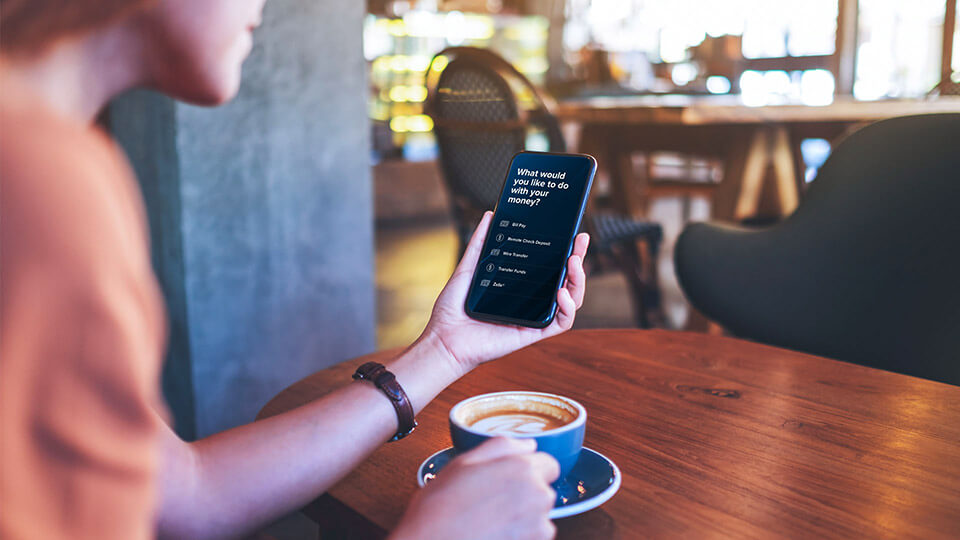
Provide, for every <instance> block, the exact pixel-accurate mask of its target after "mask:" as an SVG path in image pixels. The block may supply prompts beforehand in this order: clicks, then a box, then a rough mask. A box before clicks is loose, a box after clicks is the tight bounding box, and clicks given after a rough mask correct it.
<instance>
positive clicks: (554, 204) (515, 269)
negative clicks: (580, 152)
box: [467, 153, 594, 321]
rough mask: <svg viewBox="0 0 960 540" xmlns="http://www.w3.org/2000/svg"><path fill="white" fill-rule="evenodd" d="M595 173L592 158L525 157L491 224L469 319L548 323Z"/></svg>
mask: <svg viewBox="0 0 960 540" xmlns="http://www.w3.org/2000/svg"><path fill="white" fill-rule="evenodd" d="M593 171H594V164H593V160H592V159H591V158H589V157H587V156H577V155H561V154H539V153H522V154H518V155H517V156H516V158H515V159H514V161H513V162H512V163H511V167H510V171H509V173H508V174H507V178H506V181H505V184H504V188H503V192H502V193H501V196H500V201H499V203H498V204H497V209H496V213H495V215H494V217H493V221H492V222H491V224H490V231H489V233H488V234H487V238H486V241H485V243H484V246H483V251H482V253H481V255H480V260H479V262H478V264H477V272H476V274H475V276H474V282H473V284H472V286H471V289H470V293H469V295H468V297H467V308H468V310H469V311H473V312H477V313H481V314H487V315H492V316H494V317H500V318H506V319H514V320H524V321H546V320H547V319H549V318H550V317H551V316H552V314H553V309H554V302H555V301H556V293H557V288H558V287H559V285H560V279H561V277H562V276H563V275H564V267H565V264H566V258H567V257H568V255H569V251H570V247H571V241H572V238H573V235H574V234H575V233H576V227H577V225H578V222H579V218H580V213H581V208H582V206H583V200H584V192H585V191H586V189H587V187H588V185H589V183H590V180H591V177H592V174H593Z"/></svg>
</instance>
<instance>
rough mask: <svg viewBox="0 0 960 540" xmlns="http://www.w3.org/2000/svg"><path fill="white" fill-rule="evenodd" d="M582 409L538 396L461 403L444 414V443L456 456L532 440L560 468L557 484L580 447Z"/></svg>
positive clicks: (506, 395) (517, 394)
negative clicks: (490, 442)
mask: <svg viewBox="0 0 960 540" xmlns="http://www.w3.org/2000/svg"><path fill="white" fill-rule="evenodd" d="M586 426H587V410H586V409H584V408H583V405H581V404H579V403H577V402H576V401H574V400H572V399H570V398H566V397H563V396H558V395H556V394H546V393H542V392H527V391H509V392H495V393H492V394H482V395H479V396H474V397H472V398H468V399H465V400H463V401H461V402H460V403H457V404H456V405H454V406H453V408H452V409H450V438H451V439H452V440H453V447H454V449H456V451H457V453H462V452H466V451H468V450H470V449H472V448H474V447H476V446H478V445H479V444H481V443H483V442H484V441H486V440H487V439H490V438H493V437H501V436H502V437H511V438H517V439H533V440H535V441H536V442H537V450H538V451H540V452H546V453H548V454H550V455H551V456H553V457H554V458H555V459H556V460H557V462H558V463H559V464H560V479H561V480H562V479H563V478H564V477H565V476H566V475H567V474H568V473H569V472H570V471H571V470H572V469H573V466H574V465H575V464H576V463H577V459H578V458H579V457H580V450H581V449H582V448H583V435H584V433H585V432H586Z"/></svg>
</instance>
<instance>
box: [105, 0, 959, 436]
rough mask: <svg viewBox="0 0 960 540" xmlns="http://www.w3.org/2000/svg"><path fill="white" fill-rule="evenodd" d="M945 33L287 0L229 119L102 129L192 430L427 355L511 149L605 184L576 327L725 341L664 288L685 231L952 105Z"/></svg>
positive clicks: (866, 5)
mask: <svg viewBox="0 0 960 540" xmlns="http://www.w3.org/2000/svg"><path fill="white" fill-rule="evenodd" d="M956 21H957V15H956V0H915V1H913V2H909V3H907V2H900V1H894V0H810V1H807V2H788V1H786V0H763V1H761V0H724V1H715V0H632V1H630V0H627V1H612V0H592V1H591V0H449V1H440V0H417V1H412V0H409V1H382V0H373V1H370V2H367V3H366V4H364V3H353V2H347V3H338V2H316V1H314V0H271V1H270V2H268V3H267V7H266V11H265V14H264V23H263V25H262V26H261V27H260V28H258V29H257V31H256V35H255V47H254V50H253V52H252V54H251V56H250V58H249V59H248V61H247V63H246V64H245V66H244V80H243V84H242V87H241V90H240V94H239V96H238V97H237V99H236V100H234V101H233V102H231V103H230V104H228V105H226V106H224V107H218V108H215V109H208V108H202V107H195V106H191V105H187V104H184V103H178V102H174V101H172V100H169V99H167V98H165V97H163V96H160V95H157V94H155V93H152V92H149V91H136V92H132V93H130V94H129V95H126V96H123V97H122V98H120V99H118V100H116V101H115V102H114V103H112V104H111V106H110V108H109V111H108V113H107V114H106V115H105V116H104V123H105V124H106V125H107V126H108V127H109V129H110V130H111V131H112V132H113V133H114V135H115V136H116V137H117V139H118V140H119V141H120V142H121V144H122V145H123V147H124V149H125V150H126V152H127V154H128V155H129V157H130V160H131V162H132V164H133V166H134V168H135V169H136V173H137V176H138V178H139V180H140V182H141V187H142V189H143V193H144V198H145V201H146V206H147V210H148V214H149V218H150V226H151V244H152V250H153V252H152V255H153V263H154V266H155V268H156V272H157V275H158V277H159V279H160V282H161V285H162V287H163V291H164V295H165V298H166V302H167V307H168V312H169V316H170V340H169V347H168V352H167V361H166V364H165V371H164V380H163V383H164V393H165V396H166V398H167V401H168V403H169V404H170V408H171V410H172V413H173V417H174V419H175V421H176V428H177V430H178V432H179V433H180V434H181V435H182V436H184V437H186V438H188V439H192V438H196V437H201V436H204V435H207V434H210V433H214V432H217V431H220V430H222V429H225V428H228V427H231V426H234V425H237V424H240V423H244V422H248V421H250V420H251V419H253V418H254V416H255V415H256V413H257V411H259V410H260V408H261V407H262V406H263V405H264V404H265V403H266V401H267V400H269V399H270V398H271V397H273V396H274V395H276V394H277V393H278V392H279V391H280V390H282V389H283V388H285V387H286V386H288V385H290V384H291V383H293V382H294V381H296V380H298V379H300V378H301V377H304V376H306V375H308V374H310V373H312V372H314V371H317V370H319V369H322V368H323V367H326V366H329V365H331V364H334V363H337V362H341V361H343V360H345V359H348V358H351V357H355V356H359V355H361V354H365V353H368V352H371V351H373V350H376V349H384V348H390V347H398V346H404V345H407V344H409V343H410V342H411V341H413V340H414V339H415V338H416V337H417V335H418V334H419V333H420V331H421V330H422V328H423V327H424V325H425V324H426V322H427V320H428V318H429V315H430V310H431V307H432V305H433V302H434V300H435V298H436V296H437V294H438V293H439V291H440V289H441V288H442V287H443V285H444V283H445V282H446V280H447V278H448V277H449V275H450V273H451V271H452V269H453V267H454V264H455V263H456V261H457V260H458V259H459V256H460V250H461V248H462V241H463V238H464V237H465V236H466V235H468V234H469V232H470V231H471V230H472V228H473V226H474V225H475V222H476V219H477V218H478V217H479V215H480V212H482V211H483V210H485V209H489V208H492V206H493V204H494V203H495V201H496V197H497V193H498V191H499V185H500V183H501V182H502V179H503V174H504V171H505V167H506V160H508V159H509V157H510V156H511V155H512V154H513V153H514V152H515V151H517V150H519V149H523V148H526V149H531V150H547V149H550V150H568V151H584V152H588V153H592V154H594V155H596V157H597V158H598V161H599V164H600V170H599V172H598V176H597V180H596V182H595V184H594V191H593V194H592V198H591V207H590V208H589V209H588V212H589V219H587V220H585V227H586V228H587V230H589V231H590V232H591V233H592V234H593V236H594V243H593V245H592V248H591V256H590V257H589V258H588V259H589V260H588V261H587V263H588V272H589V274H588V293H587V298H586V304H585V306H584V308H583V310H582V312H581V313H580V315H579V316H578V319H577V323H576V324H577V326H578V327H580V328H589V327H632V326H639V327H655V328H666V329H687V330H694V331H714V332H722V331H723V330H722V329H720V328H717V327H716V326H715V325H711V323H710V322H709V321H707V320H705V319H704V318H703V317H701V316H699V315H698V314H697V313H696V312H695V311H694V310H693V309H691V308H690V306H689V305H688V304H687V302H686V300H685V298H684V296H683V293H682V292H681V290H680V288H679V286H678V285H677V281H676V278H675V277H674V271H673V262H672V250H673V245H674V242H675V239H676V237H677V235H678V234H679V232H680V231H681V229H682V228H683V226H684V224H686V223H688V222H690V221H698V220H707V219H713V220H726V221H732V222H739V223H746V224H750V223H772V222H776V221H778V220H780V219H782V218H783V216H785V215H787V214H789V213H790V212H791V211H792V210H793V208H795V207H796V205H797V200H798V198H800V197H802V194H803V191H804V189H805V187H804V186H805V185H806V184H808V183H809V182H810V181H813V180H814V179H815V178H816V174H817V168H818V167H819V166H820V165H821V164H822V163H823V162H824V160H825V159H826V158H827V156H828V155H829V153H830V150H831V148H832V147H833V145H834V144H835V142H836V141H837V140H838V139H839V138H840V137H842V136H843V135H844V134H845V133H848V132H849V131H850V130H851V129H855V128H856V127H858V126H860V125H863V124H864V123H865V122H869V121H875V120H879V119H881V118H884V117H889V116H896V115H899V114H911V111H913V112H914V113H915V112H916V111H918V110H919V111H927V110H931V108H934V109H935V108H937V107H940V108H941V109H945V108H949V107H954V108H955V109H957V110H960V107H957V106H955V105H952V103H955V102H951V101H950V100H949V99H948V98H947V97H946V96H947V95H948V94H950V93H956V87H957V86H958V79H957V72H958V70H960V51H958V50H957V48H958V47H960V39H958V38H957V32H958V31H957V27H958V25H957V24H956ZM451 47H460V48H461V49H452V50H451V49H450V48H451ZM463 47H470V48H471V49H469V51H474V53H475V51H477V50H481V51H483V54H481V55H480V56H477V55H476V54H473V53H471V54H466V53H464V51H465V50H466V49H462V48H463ZM444 50H447V54H444V55H440V56H435V55H437V53H439V52H441V51H444ZM455 68H456V69H455ZM458 70H459V71H458ZM464 70H465V71H464ZM471 70H473V71H471ZM457 73H460V74H461V75H457ZM465 73H467V74H469V73H472V74H473V75H470V76H468V77H467V76H462V75H463V74H465ZM455 75H456V76H455ZM444 77H446V78H444ZM458 77H459V78H458ZM491 81H492V82H491ZM497 81H499V82H497ZM462 84H467V86H464V87H463V88H460V89H459V90H456V92H448V93H447V94H443V93H442V92H439V93H438V92H437V91H436V89H437V88H438V87H444V88H446V89H447V90H450V89H455V87H456V88H459V87H457V85H462ZM484 84H486V85H487V86H483V85H484ZM469 85H473V86H469ZM490 85H492V86H490ZM457 92H461V94H457ZM464 92H465V93H464ZM471 92H479V93H480V94H483V95H485V96H487V97H489V99H486V98H485V99H484V100H474V101H471V100H462V102H456V101H455V100H454V101H449V100H447V101H445V100H444V98H443V96H444V95H470V93H471ZM498 92H499V93H498ZM484 93H485V94H484ZM431 103H432V104H433V109H432V110H430V108H429V107H428V105H430V104H431ZM478 107H479V108H478ZM484 107H486V108H484ZM480 113H482V115H480V116H476V118H481V117H482V118H483V119H484V121H485V122H486V127H482V126H481V128H480V130H479V131H476V128H477V125H476V122H474V123H470V122H467V123H466V124H463V123H462V122H461V124H460V125H459V127H457V126H458V124H457V122H458V121H459V120H457V119H458V118H460V119H461V120H462V119H463V118H473V117H471V116H470V115H477V114H480ZM457 115H460V116H459V117H458V116H457ZM464 115H466V116H464ZM437 122H441V124H442V125H441V124H437ZM444 126H446V127H444ZM491 126H493V127H491ZM458 130H459V131H458ZM471 130H474V131H471ZM484 130H486V131H484ZM490 130H492V131H490ZM485 133H486V134H485ZM490 133H497V134H498V135H496V136H495V137H493V139H491V138H490V137H489V135H490ZM498 137H499V138H498ZM491 141H493V142H491ZM497 141H499V142H497ZM491 149H492V150H491ZM493 150H496V152H494V153H490V152H491V151H493ZM497 152H499V153H497Z"/></svg>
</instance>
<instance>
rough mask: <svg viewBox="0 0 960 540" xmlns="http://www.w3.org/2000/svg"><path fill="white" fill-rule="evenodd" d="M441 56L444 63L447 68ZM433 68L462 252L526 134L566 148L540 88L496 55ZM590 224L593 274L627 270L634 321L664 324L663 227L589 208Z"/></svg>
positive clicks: (476, 52)
mask: <svg viewBox="0 0 960 540" xmlns="http://www.w3.org/2000/svg"><path fill="white" fill-rule="evenodd" d="M440 59H443V60H442V61H443V62H446V65H443V66H442V69H440V68H438V66H440V65H441V64H438V62H440V61H441V60H440ZM437 71H439V75H437V74H436V73H437ZM427 73H428V80H427V87H428V89H429V96H428V99H427V103H426V111H427V113H428V114H429V115H430V117H431V118H432V119H433V122H434V133H435V134H436V136H437V144H438V148H439V154H440V156H439V157H440V168H441V171H442V172H443V178H444V181H445V184H446V186H447V191H448V193H449V196H450V202H451V211H452V214H453V219H454V223H455V224H456V228H457V233H458V237H459V238H460V253H461V254H462V253H463V249H464V248H465V246H466V243H467V241H468V240H469V238H470V234H471V233H472V232H473V229H474V228H475V227H476V224H477V223H478V222H479V221H480V218H481V216H482V215H483V212H484V211H485V210H489V209H492V208H493V207H494V206H495V205H496V203H497V198H498V197H499V195H500V188H501V186H502V184H503V179H504V174H505V172H506V170H507V166H508V165H509V163H510V158H512V157H513V155H514V154H516V153H517V152H519V151H521V150H524V149H525V148H526V146H527V138H528V136H529V135H530V134H531V133H533V134H537V133H539V134H540V135H541V136H542V138H543V139H544V140H546V141H547V143H548V148H545V149H546V150H549V151H551V152H564V151H566V143H565V142H564V139H563V134H562V132H561V130H560V125H559V123H558V122H557V119H556V117H554V116H553V115H552V114H551V113H550V111H549V109H548V105H547V102H546V100H545V99H544V98H543V97H542V96H541V94H540V92H539V90H537V88H536V87H534V85H533V84H532V83H530V81H529V80H528V79H527V78H526V77H524V76H523V75H522V74H521V73H520V72H519V71H517V70H516V69H515V68H514V67H513V66H512V65H511V64H510V63H509V62H507V61H506V60H504V59H503V58H501V57H500V56H498V55H496V54H495V53H493V52H491V51H488V50H486V49H478V48H473V47H451V48H449V49H446V50H443V51H441V52H440V53H439V54H437V55H436V56H435V57H434V58H433V60H432V61H431V63H430V68H429V69H428V70H427ZM584 228H585V229H586V230H587V231H588V232H590V233H591V236H592V237H593V246H592V248H591V250H590V253H589V254H588V260H587V261H586V263H587V265H588V271H589V272H591V273H596V272H600V271H604V270H606V269H608V268H616V269H618V270H619V271H621V272H623V273H624V275H625V276H626V278H627V282H628V284H629V286H630V288H631V292H632V293H633V295H632V297H633V301H634V302H633V307H634V315H635V319H636V323H637V324H638V325H639V326H640V327H649V326H651V325H653V324H657V323H659V322H660V321H662V314H661V311H660V293H659V287H658V285H657V279H656V255H657V252H658V249H659V245H660V241H661V239H662V236H663V232H662V230H661V228H660V226H659V225H657V224H655V223H647V222H640V221H635V220H633V219H629V218H627V217H624V216H620V215H616V214H613V213H609V212H608V213H603V212H597V211H594V209H593V208H592V207H591V208H589V209H588V213H587V215H586V217H585V219H584ZM638 242H639V243H640V244H642V245H643V246H644V247H645V249H644V250H643V251H641V250H640V249H639V248H638Z"/></svg>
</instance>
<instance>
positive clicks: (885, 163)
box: [675, 114, 960, 384]
mask: <svg viewBox="0 0 960 540" xmlns="http://www.w3.org/2000/svg"><path fill="white" fill-rule="evenodd" d="M958 141H960V114H941V115H924V116H914V117H903V118H894V119H890V120H885V121H881V122H877V123H875V124H872V125H870V126H867V127H865V128H863V129H861V130H860V131H858V132H855V133H853V134H852V135H850V136H849V137H848V138H847V139H846V140H845V141H843V142H842V143H841V144H840V145H838V147H837V148H836V149H835V151H834V152H833V154H832V155H831V156H830V158H829V159H828V160H827V161H826V163H825V164H824V165H823V167H822V168H821V169H820V172H819V174H818V175H817V179H816V180H815V181H814V182H813V184H812V185H811V186H810V188H809V190H808V191H807V194H806V196H805V198H804V200H803V201H802V203H801V205H800V207H799V208H798V209H797V211H796V212H795V213H794V214H793V215H792V216H790V217H789V218H788V219H786V220H785V221H784V222H782V223H780V224H778V225H775V226H772V227H769V228H766V229H760V230H750V229H743V228H736V227H730V226H720V225H711V224H694V225H691V226H689V227H688V228H687V229H686V230H685V231H684V232H683V234H682V235H681V237H680V239H679V240H678V243H677V246H676V251H675V257H676V271H677V276H678V278H679V280H680V283H681V285H682V286H683V289H684V291H685V292H686V293H687V296H688V298H689V299H690V300H691V302H692V303H693V304H694V306H695V307H697V308H698V309H700V310H701V311H702V312H704V313H705V314H706V315H707V316H709V317H711V318H713V319H715V320H716V321H718V322H720V323H721V324H723V325H724V326H726V327H727V328H729V329H730V330H731V331H732V332H733V333H735V334H737V335H740V336H743V337H748V338H752V339H756V340H759V341H763V342H766V343H771V344H775V345H780V346H785V347H789V348H794V349H798V350H803V351H808V352H812V353H816V354H821V355H825V356H829V357H833V358H837V359H840V360H846V361H852V362H856V363H860V364H864V365H870V366H874V367H880V368H883V369H889V370H892V371H898V372H901V373H907V374H912V375H917V376H921V377H925V378H930V379H934V380H939V381H944V382H949V383H952V384H960V146H958Z"/></svg>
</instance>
